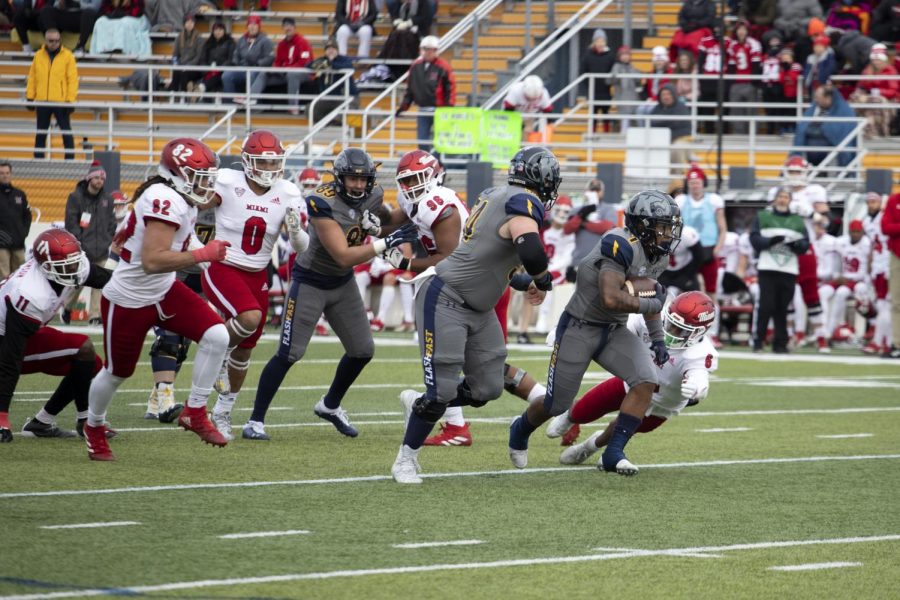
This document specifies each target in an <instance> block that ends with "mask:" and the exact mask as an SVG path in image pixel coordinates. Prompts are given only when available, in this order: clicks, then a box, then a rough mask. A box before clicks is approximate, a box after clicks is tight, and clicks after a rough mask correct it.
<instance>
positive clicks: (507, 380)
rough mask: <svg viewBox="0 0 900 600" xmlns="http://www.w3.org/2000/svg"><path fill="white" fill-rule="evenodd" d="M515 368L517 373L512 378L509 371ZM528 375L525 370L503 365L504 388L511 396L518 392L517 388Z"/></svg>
mask: <svg viewBox="0 0 900 600" xmlns="http://www.w3.org/2000/svg"><path fill="white" fill-rule="evenodd" d="M512 368H515V372H514V373H513V374H512V377H510V376H509V375H508V373H509V370H510V369H512ZM526 375H528V371H525V370H524V369H520V368H518V367H513V366H511V365H509V364H507V363H504V364H503V388H504V389H505V390H506V391H507V392H509V393H510V394H514V393H515V392H516V388H517V387H519V384H520V383H522V380H523V379H525V376H526Z"/></svg>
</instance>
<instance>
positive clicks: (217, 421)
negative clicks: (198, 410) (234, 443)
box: [210, 411, 234, 442]
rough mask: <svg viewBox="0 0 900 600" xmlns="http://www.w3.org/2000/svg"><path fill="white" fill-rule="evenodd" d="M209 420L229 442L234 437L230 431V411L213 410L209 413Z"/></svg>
mask: <svg viewBox="0 0 900 600" xmlns="http://www.w3.org/2000/svg"><path fill="white" fill-rule="evenodd" d="M210 421H212V424H213V425H215V427H216V430H217V431H218V432H219V433H221V434H222V437H224V438H225V439H226V440H228V441H229V442H230V441H231V440H233V439H234V435H232V433H231V413H230V412H216V411H213V412H212V413H210Z"/></svg>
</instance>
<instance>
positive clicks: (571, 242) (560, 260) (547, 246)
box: [543, 225, 575, 273]
mask: <svg viewBox="0 0 900 600" xmlns="http://www.w3.org/2000/svg"><path fill="white" fill-rule="evenodd" d="M543 239H544V252H546V253H547V259H548V260H549V261H550V265H549V266H548V267H547V270H548V271H550V272H552V273H565V272H566V269H568V268H569V267H570V266H571V265H572V254H573V253H574V252H575V234H574V233H565V232H564V231H563V228H562V227H553V226H552V225H551V226H550V227H548V228H547V229H545V230H544V233H543Z"/></svg>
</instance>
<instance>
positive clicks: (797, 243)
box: [787, 239, 809, 255]
mask: <svg viewBox="0 0 900 600" xmlns="http://www.w3.org/2000/svg"><path fill="white" fill-rule="evenodd" d="M787 246H788V248H790V249H791V252H793V253H794V254H797V255H800V254H806V251H807V250H809V242H808V241H806V240H804V239H799V240H794V241H793V242H790V243H788V245H787Z"/></svg>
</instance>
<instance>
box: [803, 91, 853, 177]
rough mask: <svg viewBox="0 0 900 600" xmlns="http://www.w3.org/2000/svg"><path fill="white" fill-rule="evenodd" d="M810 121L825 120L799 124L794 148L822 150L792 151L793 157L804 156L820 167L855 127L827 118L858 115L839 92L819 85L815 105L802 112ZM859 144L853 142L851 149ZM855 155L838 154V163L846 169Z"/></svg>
mask: <svg viewBox="0 0 900 600" xmlns="http://www.w3.org/2000/svg"><path fill="white" fill-rule="evenodd" d="M803 116H804V117H806V118H807V119H808V118H809V117H822V118H825V119H826V120H824V121H809V120H807V119H804V120H802V121H800V122H799V123H798V124H797V131H796V133H795V134H794V146H795V147H801V146H820V147H822V150H811V151H807V152H792V154H798V153H799V154H805V156H806V160H807V161H809V162H810V163H811V164H814V165H818V164H819V163H820V162H822V160H823V159H824V158H825V156H827V155H828V153H829V152H830V151H831V149H832V148H833V147H834V146H837V145H838V144H840V143H841V142H842V141H844V139H845V138H846V137H847V136H848V135H850V133H851V132H852V131H853V129H854V127H855V126H856V125H855V124H854V123H853V122H830V121H828V120H827V118H828V117H841V118H847V117H851V118H852V117H855V116H856V113H854V112H853V109H852V108H850V105H849V104H847V101H846V100H844V98H843V96H841V95H840V94H839V93H837V91H836V90H835V89H834V88H833V87H831V86H830V85H823V86H820V87H819V88H818V89H817V90H816V91H815V93H814V94H813V102H812V104H811V105H810V107H809V108H807V109H806V111H805V112H804V113H803ZM855 146H856V141H855V140H853V141H851V142H850V144H848V147H855ZM855 154H856V153H855V152H850V151H847V152H840V153H839V154H838V160H837V162H838V164H839V165H840V166H846V165H848V164H849V163H850V161H851V160H853V157H854V155H855Z"/></svg>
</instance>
